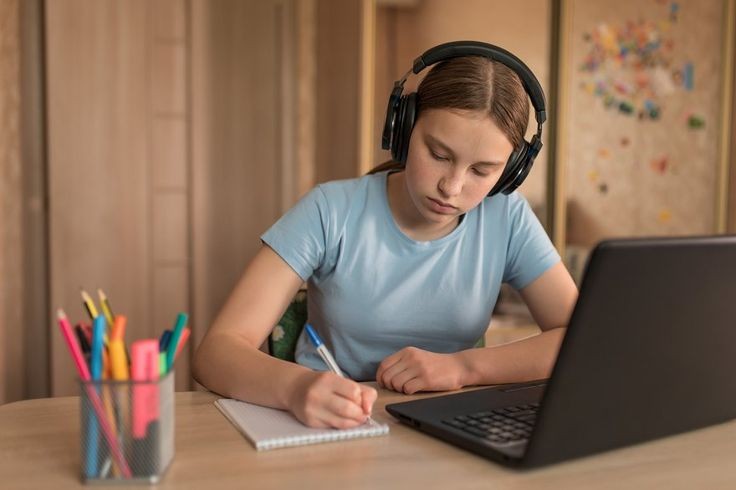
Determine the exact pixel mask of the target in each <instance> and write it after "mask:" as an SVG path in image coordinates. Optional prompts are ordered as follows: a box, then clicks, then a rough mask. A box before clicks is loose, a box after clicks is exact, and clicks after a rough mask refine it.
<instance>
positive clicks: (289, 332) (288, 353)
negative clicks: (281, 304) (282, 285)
mask: <svg viewBox="0 0 736 490" xmlns="http://www.w3.org/2000/svg"><path fill="white" fill-rule="evenodd" d="M305 323H307V290H306V289H300V290H299V291H298V292H297V293H296V295H295V296H294V299H293V300H291V303H290V304H289V306H288V307H287V308H286V311H285V312H284V314H283V315H282V316H281V319H280V320H279V322H278V323H277V324H276V326H275V327H274V328H273V330H272V331H271V334H270V335H269V336H268V352H270V353H271V355H272V356H274V357H276V358H278V359H283V360H285V361H291V362H294V352H295V351H296V342H297V340H299V335H300V334H301V333H302V329H303V328H304V324H305Z"/></svg>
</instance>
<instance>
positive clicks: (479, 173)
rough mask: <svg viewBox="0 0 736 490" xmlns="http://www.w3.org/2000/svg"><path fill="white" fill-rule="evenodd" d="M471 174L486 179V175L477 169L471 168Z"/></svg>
mask: <svg viewBox="0 0 736 490" xmlns="http://www.w3.org/2000/svg"><path fill="white" fill-rule="evenodd" d="M473 173H474V174H475V175H477V176H479V177H488V174H487V173H486V172H484V171H482V170H480V169H478V168H473Z"/></svg>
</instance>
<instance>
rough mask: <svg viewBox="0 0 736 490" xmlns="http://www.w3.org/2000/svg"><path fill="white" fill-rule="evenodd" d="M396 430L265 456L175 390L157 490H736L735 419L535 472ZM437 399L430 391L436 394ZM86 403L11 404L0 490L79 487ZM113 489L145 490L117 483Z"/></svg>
mask: <svg viewBox="0 0 736 490" xmlns="http://www.w3.org/2000/svg"><path fill="white" fill-rule="evenodd" d="M379 393H380V394H379V401H378V403H377V405H376V409H375V418H376V419H378V420H381V421H388V422H389V423H390V424H391V434H390V435H388V436H385V437H378V438H373V439H359V440H353V441H346V442H339V443H329V444H321V445H313V446H303V447H298V448H289V449H279V450H273V451H267V452H261V453H257V452H256V451H255V450H254V449H253V447H252V446H251V445H250V444H249V443H248V442H247V441H246V440H245V439H244V438H243V437H242V436H241V435H240V434H239V433H238V432H237V431H236V430H235V429H234V428H233V427H232V426H231V425H230V423H229V422H228V421H227V420H226V419H225V418H224V417H223V416H222V415H221V414H220V413H219V412H218V411H217V409H216V408H215V407H214V405H213V404H212V402H213V401H214V400H215V399H216V397H215V396H214V395H212V394H209V393H202V392H186V393H177V394H176V456H175V458H174V462H173V463H172V465H171V467H170V468H169V470H168V472H167V474H166V475H165V476H164V478H163V481H162V482H161V483H160V484H159V485H157V486H156V487H155V488H185V489H186V488H192V489H202V488H206V489H209V490H220V489H228V488H239V489H240V488H252V489H259V490H260V489H270V488H273V489H291V488H297V489H300V490H301V489H309V488H317V489H320V490H329V489H341V490H342V489H353V488H366V489H388V488H402V489H406V488H409V489H411V488H419V489H422V490H429V489H441V490H453V489H460V488H462V489H466V488H483V489H488V488H493V489H504V488H508V489H526V488H534V489H552V488H554V489H566V490H567V489H585V490H589V489H591V488H595V489H612V488H626V489H640V488H646V489H667V490H671V489H679V488H682V489H693V488H708V489H714V488H734V487H735V486H736V466H734V464H733V459H734V455H735V454H736V421H734V422H730V423H727V424H722V425H719V426H714V427H710V428H707V429H703V430H700V431H697V432H691V433H688V434H684V435H679V436H674V437H670V438H667V439H663V440H659V441H654V442H649V443H647V444H643V445H639V446H635V447H632V448H626V449H619V450H616V451H613V452H608V453H604V454H601V455H597V456H591V457H588V458H584V459H580V460H576V461H572V462H569V463H563V464H559V465H555V466H551V467H547V468H542V469H539V470H534V471H527V472H519V471H515V470H510V469H505V468H504V467H501V466H499V465H497V464H495V463H492V462H490V461H486V460H485V459H482V458H480V457H477V456H475V455H473V454H471V453H468V452H465V451H463V450H460V449H457V448H455V447H453V446H450V445H448V444H445V443H443V442H441V441H438V440H435V439H432V438H430V437H428V436H425V435H423V434H421V433H419V432H415V431H413V430H411V429H409V428H407V427H404V426H402V425H399V424H398V423H397V422H395V421H394V420H393V418H391V416H389V415H388V414H386V412H385V411H384V410H383V407H384V406H385V404H386V403H387V402H394V401H397V400H406V399H409V398H414V397H407V396H404V395H399V394H396V393H392V392H388V391H380V392H379ZM425 396H426V395H425ZM78 405H79V400H78V398H76V397H65V398H47V399H39V400H27V401H21V402H16V403H11V404H8V405H4V406H0V487H2V488H8V489H16V488H28V489H34V490H35V489H42V488H55V489H64V488H80V487H82V485H81V483H80V480H79V474H80V456H79V441H78V438H79V420H78V418H79V408H78ZM113 488H144V487H141V486H136V487H132V486H131V487H127V486H115V487H113Z"/></svg>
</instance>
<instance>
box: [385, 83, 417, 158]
mask: <svg viewBox="0 0 736 490" xmlns="http://www.w3.org/2000/svg"><path fill="white" fill-rule="evenodd" d="M416 109H417V94H416V92H412V93H410V94H408V95H405V96H403V97H401V101H400V102H399V114H398V117H397V120H396V125H395V130H396V134H395V135H394V137H395V139H394V141H395V142H396V145H393V146H392V147H391V157H392V158H393V159H394V160H396V161H397V162H399V163H401V164H402V165H406V157H407V155H408V154H409V140H410V139H411V131H412V129H414V121H415V120H416V114H417V111H416Z"/></svg>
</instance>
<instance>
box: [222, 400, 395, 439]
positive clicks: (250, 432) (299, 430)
mask: <svg viewBox="0 0 736 490" xmlns="http://www.w3.org/2000/svg"><path fill="white" fill-rule="evenodd" d="M215 406H216V407H217V408H218V409H219V410H220V412H222V414H223V415H224V416H225V417H226V418H227V419H228V420H229V421H230V422H231V423H232V424H233V425H234V426H235V428H237V429H238V430H239V431H240V432H241V433H242V434H243V435H244V436H245V437H246V438H247V439H248V440H249V441H250V442H251V443H252V444H253V446H255V448H256V450H258V451H265V450H268V449H277V448H281V447H292V446H303V445H306V444H317V443H320V442H333V441H343V440H347V439H356V438H359V437H376V436H382V435H386V434H388V431H389V428H388V425H386V424H379V423H377V422H376V421H374V420H373V419H368V422H366V423H365V424H363V425H360V426H358V427H353V428H352V429H316V428H313V427H307V426H306V425H304V424H302V423H301V422H299V421H298V420H297V419H296V418H295V417H294V416H293V415H292V414H291V413H289V412H287V411H285V410H277V409H275V408H268V407H262V406H260V405H254V404H252V403H247V402H242V401H239V400H233V399H230V398H220V399H219V400H216V401H215Z"/></svg>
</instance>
